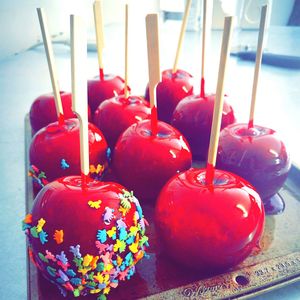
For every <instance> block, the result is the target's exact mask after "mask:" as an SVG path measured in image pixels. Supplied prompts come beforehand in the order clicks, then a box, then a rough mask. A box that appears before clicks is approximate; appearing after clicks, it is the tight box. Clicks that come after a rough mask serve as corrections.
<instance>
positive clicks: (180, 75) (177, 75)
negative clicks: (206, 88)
mask: <svg viewBox="0 0 300 300" xmlns="http://www.w3.org/2000/svg"><path fill="white" fill-rule="evenodd" d="M191 3H192V0H187V1H186V6H185V11H184V15H183V20H182V25H181V30H180V35H179V39H178V45H177V50H176V55H175V60H174V65H173V68H172V69H167V70H165V71H163V72H162V80H161V82H160V83H158V85H157V89H156V94H157V103H158V119H159V120H161V121H164V122H167V123H170V122H171V118H172V113H173V111H174V109H175V107H176V105H177V104H178V102H179V101H180V100H182V99H183V98H185V97H186V96H188V95H192V94H193V77H192V75H190V74H189V73H188V72H186V71H183V70H180V69H178V61H179V57H180V53H181V48H182V43H183V38H184V34H185V30H186V25H187V21H188V16H189V11H190V8H191ZM146 99H149V87H147V88H146Z"/></svg>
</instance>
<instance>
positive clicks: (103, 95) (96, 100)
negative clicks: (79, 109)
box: [88, 0, 125, 114]
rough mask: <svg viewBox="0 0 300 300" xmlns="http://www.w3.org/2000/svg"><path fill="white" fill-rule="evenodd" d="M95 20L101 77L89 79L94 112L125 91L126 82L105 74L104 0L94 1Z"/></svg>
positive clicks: (89, 99) (89, 92) (89, 95)
mask: <svg viewBox="0 0 300 300" xmlns="http://www.w3.org/2000/svg"><path fill="white" fill-rule="evenodd" d="M94 20H95V30H96V43H97V54H98V64H99V78H98V77H96V78H94V79H90V80H88V103H89V105H90V108H91V111H92V114H94V112H95V110H96V109H97V107H98V106H99V104H100V103H101V102H102V101H104V100H106V99H109V98H112V97H114V96H117V95H121V94H123V93H124V88H125V82H124V79H123V78H121V77H120V76H115V75H112V74H104V69H103V59H102V52H103V48H104V35H103V31H104V30H103V20H102V0H95V2H94Z"/></svg>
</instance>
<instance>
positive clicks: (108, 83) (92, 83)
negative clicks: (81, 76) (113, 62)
mask: <svg viewBox="0 0 300 300" xmlns="http://www.w3.org/2000/svg"><path fill="white" fill-rule="evenodd" d="M124 88H125V81H124V79H123V78H121V77H120V76H115V75H112V74H105V75H104V79H103V80H100V79H99V78H98V77H96V78H93V79H90V80H88V103H89V106H90V108H91V111H92V114H93V113H94V112H95V110H96V109H97V108H98V106H99V105H100V103H101V102H103V101H104V100H106V99H110V98H112V97H116V96H117V95H121V94H124Z"/></svg>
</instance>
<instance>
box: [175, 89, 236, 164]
mask: <svg viewBox="0 0 300 300" xmlns="http://www.w3.org/2000/svg"><path fill="white" fill-rule="evenodd" d="M226 98H227V97H225V99H224V106H223V114H222V123H221V128H224V127H226V126H228V125H229V124H232V123H234V122H235V116H234V112H233V109H232V107H231V105H230V104H229V103H228V102H227V101H226ZM214 103H215V95H214V94H208V95H205V96H204V97H201V96H199V95H198V96H189V97H187V98H185V99H183V100H182V101H180V102H179V104H178V105H177V107H176V108H175V110H174V113H173V117H172V122H171V124H172V125H173V126H174V127H175V128H177V129H178V130H179V131H180V132H181V133H182V134H183V135H184V136H185V137H186V139H187V141H188V142H189V144H190V147H191V150H192V154H193V158H194V159H200V160H206V158H207V152H208V145H209V137H210V131H211V124H212V117H213V111H214Z"/></svg>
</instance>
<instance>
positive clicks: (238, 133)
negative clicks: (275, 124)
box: [217, 124, 291, 202]
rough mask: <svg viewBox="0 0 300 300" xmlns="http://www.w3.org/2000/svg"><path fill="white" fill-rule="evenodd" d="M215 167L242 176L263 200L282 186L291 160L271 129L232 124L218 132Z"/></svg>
mask: <svg viewBox="0 0 300 300" xmlns="http://www.w3.org/2000/svg"><path fill="white" fill-rule="evenodd" d="M217 166H218V168H220V169H223V170H226V171H229V172H233V173H235V174H237V175H239V176H241V177H243V178H245V179H246V180H247V181H249V182H250V183H251V184H252V185H253V186H254V187H255V188H256V190H257V191H258V193H259V194H260V196H261V198H262V200H263V201H264V202H267V201H268V199H269V198H270V197H272V196H273V195H275V194H276V193H277V192H278V191H279V189H280V188H281V187H282V186H283V184H284V182H285V180H286V178H287V176H288V172H289V169H290V167H291V161H290V156H289V153H288V152H287V149H286V146H285V144H284V143H283V142H282V140H281V139H280V138H279V137H278V135H277V133H276V132H275V131H274V130H272V129H269V128H266V127H263V126H259V125H254V127H252V128H248V124H233V125H230V126H228V127H226V128H224V129H223V130H222V131H221V134H220V140H219V148H218V156H217Z"/></svg>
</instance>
